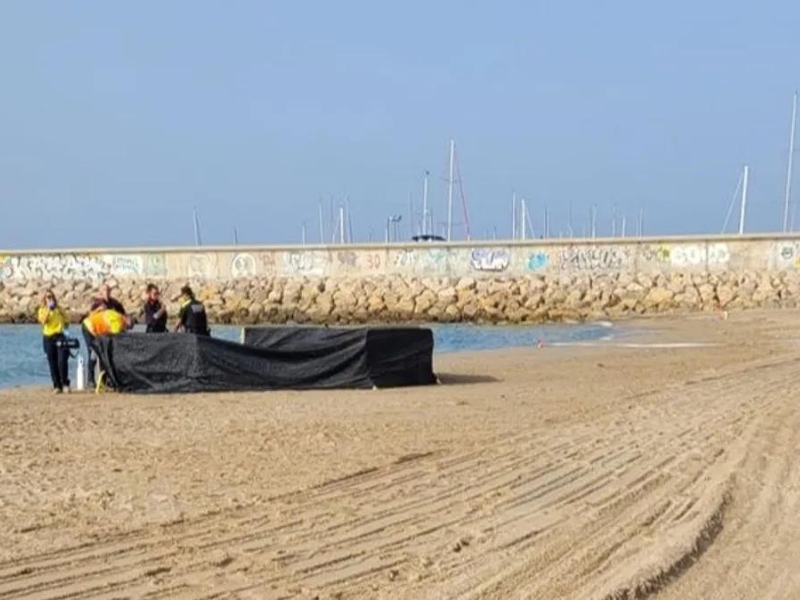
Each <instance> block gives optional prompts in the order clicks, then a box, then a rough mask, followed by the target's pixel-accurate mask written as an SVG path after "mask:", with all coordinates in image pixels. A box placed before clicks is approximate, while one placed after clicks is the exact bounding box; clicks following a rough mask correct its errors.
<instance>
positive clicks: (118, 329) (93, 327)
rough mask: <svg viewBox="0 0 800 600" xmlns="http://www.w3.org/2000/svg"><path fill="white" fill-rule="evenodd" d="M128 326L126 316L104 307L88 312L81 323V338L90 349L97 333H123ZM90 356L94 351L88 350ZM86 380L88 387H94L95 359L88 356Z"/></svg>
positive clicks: (92, 355)
mask: <svg viewBox="0 0 800 600" xmlns="http://www.w3.org/2000/svg"><path fill="white" fill-rule="evenodd" d="M129 328H130V321H129V320H128V317H126V316H125V315H123V314H122V313H120V312H117V311H116V310H113V309H110V308H106V309H100V310H95V311H94V312H91V313H89V316H87V317H86V318H85V319H84V320H83V323H82V326H81V330H82V332H83V339H84V341H85V342H86V347H87V348H88V349H89V350H90V351H91V348H92V341H93V340H94V338H96V337H97V336H99V335H117V334H120V333H123V332H124V331H126V330H128V329H129ZM89 356H90V357H94V356H95V355H94V352H90V354H89ZM88 367H89V369H88V371H89V372H88V373H87V378H86V379H87V380H88V383H89V386H90V387H95V385H97V384H96V378H95V369H96V367H97V359H96V358H94V359H92V358H90V360H89V364H88Z"/></svg>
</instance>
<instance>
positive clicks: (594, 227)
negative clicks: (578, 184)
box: [590, 204, 597, 239]
mask: <svg viewBox="0 0 800 600" xmlns="http://www.w3.org/2000/svg"><path fill="white" fill-rule="evenodd" d="M590 221H591V226H592V239H594V238H595V236H596V234H597V205H596V204H592V210H591V219H590Z"/></svg>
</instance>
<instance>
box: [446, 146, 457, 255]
mask: <svg viewBox="0 0 800 600" xmlns="http://www.w3.org/2000/svg"><path fill="white" fill-rule="evenodd" d="M455 153H456V143H455V142H454V141H453V140H450V176H449V177H448V178H447V241H448V242H449V241H450V240H451V239H452V237H453V167H454V164H453V161H454V159H455Z"/></svg>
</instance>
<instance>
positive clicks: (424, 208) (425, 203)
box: [422, 171, 430, 235]
mask: <svg viewBox="0 0 800 600" xmlns="http://www.w3.org/2000/svg"><path fill="white" fill-rule="evenodd" d="M428 175H430V171H425V180H424V182H423V184H422V235H427V234H428Z"/></svg>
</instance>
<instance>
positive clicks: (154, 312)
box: [144, 283, 167, 333]
mask: <svg viewBox="0 0 800 600" xmlns="http://www.w3.org/2000/svg"><path fill="white" fill-rule="evenodd" d="M144 322H145V324H146V326H147V333H166V331H167V307H166V306H164V305H163V304H162V303H161V292H159V291H158V286H157V285H155V284H154V283H148V284H147V297H146V298H145V302H144Z"/></svg>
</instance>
